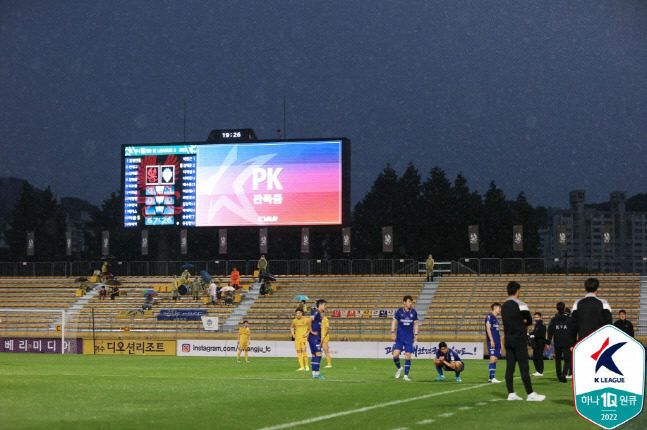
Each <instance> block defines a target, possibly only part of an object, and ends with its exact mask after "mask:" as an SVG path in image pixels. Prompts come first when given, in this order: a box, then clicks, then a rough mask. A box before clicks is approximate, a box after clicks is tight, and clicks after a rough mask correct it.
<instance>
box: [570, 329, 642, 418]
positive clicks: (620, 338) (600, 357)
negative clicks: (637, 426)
mask: <svg viewBox="0 0 647 430" xmlns="http://www.w3.org/2000/svg"><path fill="white" fill-rule="evenodd" d="M573 395H574V402H575V410H576V411H577V413H579V414H580V415H581V416H582V417H583V418H586V419H587V420H589V421H591V422H592V423H594V424H597V425H599V426H600V427H603V428H605V429H612V428H615V427H618V426H619V425H621V424H624V423H626V422H627V421H629V420H630V419H632V418H634V417H636V416H637V415H638V414H640V412H641V411H642V408H643V399H644V396H645V348H644V347H643V345H642V344H641V343H640V342H638V341H637V340H636V339H634V338H633V337H631V336H629V335H628V334H626V333H625V332H623V331H622V330H620V329H618V328H616V327H614V326H612V325H607V326H604V327H602V328H601V329H599V330H597V331H595V332H593V333H591V334H590V335H589V336H587V337H586V338H584V339H583V340H582V341H580V342H579V343H578V344H577V345H575V348H573Z"/></svg>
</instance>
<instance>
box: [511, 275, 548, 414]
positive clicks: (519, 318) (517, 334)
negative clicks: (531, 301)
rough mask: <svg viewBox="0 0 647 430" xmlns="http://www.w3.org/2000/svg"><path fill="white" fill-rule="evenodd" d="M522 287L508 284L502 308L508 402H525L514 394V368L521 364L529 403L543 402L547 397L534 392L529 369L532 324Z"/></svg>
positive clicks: (517, 284) (520, 367)
mask: <svg viewBox="0 0 647 430" xmlns="http://www.w3.org/2000/svg"><path fill="white" fill-rule="evenodd" d="M520 290H521V285H519V283H518V282H515V281H511V282H509V283H508V300H507V301H506V302H505V303H504V304H503V306H501V318H502V320H503V332H504V333H505V341H504V345H505V360H506V368H505V385H506V387H507V388H508V400H523V399H522V398H521V397H519V396H518V395H517V394H516V393H515V392H514V385H513V378H514V368H515V366H516V365H517V363H519V371H520V372H521V380H522V381H523V386H524V387H525V389H526V393H528V397H527V398H526V400H527V401H529V402H533V401H534V402H541V401H542V400H544V399H545V398H546V396H544V395H541V394H537V393H535V392H534V391H533V390H532V383H531V382H530V372H529V369H528V340H527V336H528V335H527V330H526V327H527V326H529V325H531V324H532V316H531V315H530V310H528V305H526V304H525V303H524V302H522V301H521V300H519V293H520Z"/></svg>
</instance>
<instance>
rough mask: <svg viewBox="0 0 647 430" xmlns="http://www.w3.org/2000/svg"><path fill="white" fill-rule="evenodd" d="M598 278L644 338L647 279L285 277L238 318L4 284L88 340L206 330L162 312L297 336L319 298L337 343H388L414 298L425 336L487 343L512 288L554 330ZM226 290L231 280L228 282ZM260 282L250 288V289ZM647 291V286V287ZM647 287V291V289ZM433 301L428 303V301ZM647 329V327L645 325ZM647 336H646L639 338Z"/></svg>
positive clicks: (12, 297)
mask: <svg viewBox="0 0 647 430" xmlns="http://www.w3.org/2000/svg"><path fill="white" fill-rule="evenodd" d="M590 276H596V277H598V279H599V280H600V283H601V297H604V298H605V299H606V300H608V301H609V303H610V305H611V307H612V309H613V314H614V319H615V318H616V316H617V312H618V310H620V309H625V310H626V311H627V312H628V314H629V316H630V320H632V321H633V322H634V325H635V326H636V328H637V329H639V327H640V325H639V311H640V301H641V300H640V299H641V293H640V288H641V277H640V276H639V275H637V274H612V275H609V274H591V275H563V274H562V275H494V276H492V275H490V276H475V275H449V276H443V277H442V278H437V282H435V283H433V284H429V283H428V284H425V283H424V282H423V281H424V279H423V277H422V276H379V275H377V276H310V277H300V276H285V277H280V278H279V279H277V281H276V282H274V283H273V286H274V293H273V294H272V295H265V296H259V297H258V298H256V299H255V300H253V299H250V300H249V301H248V303H249V305H246V306H244V307H241V309H240V310H237V307H238V303H239V302H240V299H241V297H242V296H243V295H242V294H240V293H239V294H237V295H236V300H235V303H234V305H233V306H227V305H225V304H224V303H223V302H222V300H220V301H219V302H218V303H217V304H216V305H215V306H213V305H211V304H207V303H205V302H204V300H203V299H202V298H203V297H204V294H202V295H201V300H199V301H197V302H196V301H194V300H193V299H192V298H191V296H190V295H186V296H182V297H181V299H180V300H179V301H177V302H176V301H174V300H172V295H171V279H170V278H169V277H164V278H155V277H146V278H134V277H133V278H124V279H120V281H122V283H123V284H122V285H121V286H120V292H121V295H120V296H119V297H117V298H116V299H115V300H110V298H109V296H108V297H107V298H106V299H105V300H99V297H98V293H97V291H96V290H91V291H89V292H88V294H87V295H85V296H79V295H77V294H78V286H79V284H78V283H76V282H74V280H73V279H68V278H36V279H27V278H3V279H0V308H10V309H23V308H24V309H26V308H29V309H39V310H48V309H52V310H57V311H60V310H65V311H66V312H67V313H68V314H69V321H68V330H77V331H79V332H91V331H93V330H94V331H98V332H108V333H109V332H123V331H132V332H167V333H168V332H203V331H204V329H203V326H202V322H201V321H200V320H196V321H184V320H163V319H159V318H158V315H159V313H160V311H162V310H165V309H167V310H173V309H180V310H182V309H185V310H190V309H201V310H206V316H217V317H218V318H219V323H220V325H224V324H225V322H226V321H227V319H228V318H229V317H230V316H231V315H233V314H234V313H236V314H237V318H236V319H232V326H233V325H235V324H236V323H237V321H238V320H240V321H241V322H242V320H245V319H246V320H248V321H249V325H250V328H251V329H252V332H254V333H278V334H280V333H289V327H290V323H291V321H292V318H293V317H294V311H295V309H296V307H297V305H298V304H299V301H298V300H294V297H296V296H298V295H306V296H308V297H309V300H308V301H307V305H308V306H312V305H313V303H314V301H315V300H316V299H318V298H325V299H326V300H327V301H328V313H327V315H328V317H329V318H330V320H331V326H332V330H333V331H332V334H333V336H344V335H345V334H350V333H353V334H372V335H381V336H388V334H389V331H390V324H391V316H392V314H393V311H394V310H395V309H397V308H398V307H399V306H400V305H401V303H402V297H403V296H404V295H407V294H408V295H411V296H413V298H414V302H419V304H422V303H424V305H421V306H417V310H418V313H419V315H420V317H421V327H420V332H421V335H431V334H435V333H446V334H450V333H451V334H453V335H469V336H472V337H474V338H477V337H481V336H482V333H483V319H484V317H485V315H486V314H487V312H489V309H490V305H491V303H492V302H495V301H498V302H503V301H505V300H506V293H505V286H506V284H507V283H508V282H509V281H510V280H516V281H519V282H520V283H521V285H522V296H521V299H522V300H523V301H525V302H526V303H527V304H528V305H529V307H530V309H531V311H532V312H535V311H539V312H542V314H543V315H544V319H545V321H546V322H547V321H548V320H549V319H550V317H551V316H552V315H553V314H554V313H555V304H556V303H557V302H558V301H564V302H565V303H566V305H567V306H568V307H571V306H572V305H573V302H574V301H575V300H577V299H579V298H581V297H582V296H583V295H584V288H583V284H584V281H585V279H587V278H588V277H590ZM219 281H220V282H221V285H226V284H227V282H228V278H224V277H223V278H222V279H219ZM251 282H252V279H251V278H249V277H247V278H246V279H244V280H243V283H242V284H243V286H249V285H250V284H251ZM643 284H646V283H645V282H643ZM646 285H647V284H646ZM148 289H154V290H155V291H156V292H157V294H158V296H157V298H156V302H155V305H154V307H153V310H152V311H141V305H142V303H143V301H144V297H143V292H144V291H146V290H148ZM425 295H426V296H430V297H431V299H424V300H423V299H422V297H423V296H425ZM59 317H60V313H53V314H48V313H39V314H34V313H32V314H29V315H28V316H27V314H25V315H22V317H21V316H20V315H18V316H17V317H16V318H11V319H7V318H5V321H3V324H2V327H1V329H2V331H4V332H6V331H8V330H19V331H28V332H31V331H34V332H40V331H48V330H49V331H51V330H55V325H56V318H59ZM642 325H644V324H642ZM637 331H638V333H639V334H640V333H641V331H640V329H639V330H637Z"/></svg>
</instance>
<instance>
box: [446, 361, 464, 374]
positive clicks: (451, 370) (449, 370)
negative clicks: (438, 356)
mask: <svg viewBox="0 0 647 430" xmlns="http://www.w3.org/2000/svg"><path fill="white" fill-rule="evenodd" d="M451 363H457V362H456V361H451ZM459 363H462V364H463V368H462V369H461V370H459V372H462V371H463V370H465V362H464V361H460V362H459ZM443 369H445V370H447V371H448V372H453V371H454V369H450V368H449V367H447V366H445V365H444V364H443Z"/></svg>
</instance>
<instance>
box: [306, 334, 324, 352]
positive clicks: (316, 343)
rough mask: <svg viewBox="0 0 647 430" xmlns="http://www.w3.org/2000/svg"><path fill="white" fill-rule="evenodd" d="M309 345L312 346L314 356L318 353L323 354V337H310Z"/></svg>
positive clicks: (311, 350)
mask: <svg viewBox="0 0 647 430" xmlns="http://www.w3.org/2000/svg"><path fill="white" fill-rule="evenodd" d="M308 345H310V352H311V353H312V355H313V356H314V355H315V354H316V353H321V336H313V335H309V336H308Z"/></svg>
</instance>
